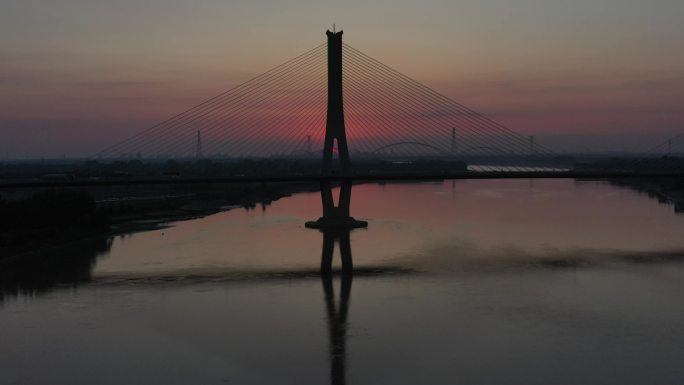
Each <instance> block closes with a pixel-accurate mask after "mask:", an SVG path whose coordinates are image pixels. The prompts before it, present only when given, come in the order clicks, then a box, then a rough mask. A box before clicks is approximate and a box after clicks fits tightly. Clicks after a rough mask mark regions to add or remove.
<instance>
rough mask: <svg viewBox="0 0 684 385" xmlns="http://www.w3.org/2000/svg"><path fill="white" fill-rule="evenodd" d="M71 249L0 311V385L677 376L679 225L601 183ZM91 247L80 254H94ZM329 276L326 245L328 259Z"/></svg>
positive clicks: (312, 204) (275, 219)
mask: <svg viewBox="0 0 684 385" xmlns="http://www.w3.org/2000/svg"><path fill="white" fill-rule="evenodd" d="M352 211H353V214H354V215H355V216H356V217H357V218H360V219H365V220H368V221H369V223H370V225H369V227H368V229H365V230H355V231H352V232H351V249H352V254H353V258H354V265H355V267H356V269H357V273H356V274H355V275H354V276H353V278H348V277H347V278H343V277H340V276H335V277H334V278H333V279H332V280H327V279H322V278H321V277H320V276H319V275H318V274H316V270H317V269H318V267H319V264H320V258H321V253H322V250H321V248H322V243H323V241H322V240H323V234H322V233H321V232H319V231H317V230H310V229H305V228H304V226H303V223H304V221H306V220H311V219H316V218H317V217H318V216H320V198H319V195H318V194H309V193H306V194H298V195H295V196H292V197H289V198H285V199H282V200H280V201H277V202H275V203H273V204H272V205H270V206H268V207H265V208H264V209H262V208H257V209H255V210H249V211H247V210H244V209H241V208H238V209H233V210H230V211H226V212H222V213H219V214H216V215H212V216H209V217H206V218H202V219H197V220H190V221H184V222H179V223H175V224H173V226H172V227H169V228H165V229H161V230H154V231H147V232H140V233H136V234H131V235H127V236H123V237H116V238H114V239H112V240H111V242H110V243H107V242H100V243H99V244H97V245H95V247H94V246H93V245H92V244H91V243H92V242H91V243H89V244H87V245H82V246H77V247H72V248H70V249H68V250H63V251H53V252H52V253H62V254H66V255H72V256H73V258H72V259H73V265H74V266H73V267H70V268H71V269H72V270H73V271H66V272H60V273H59V277H58V278H55V279H54V281H49V280H48V281H45V280H42V281H38V280H33V281H31V280H29V281H27V282H25V283H22V284H19V285H18V287H16V288H13V289H14V290H11V293H10V292H9V291H8V290H6V291H8V292H6V293H5V295H4V296H3V297H2V299H1V302H0V373H1V375H0V376H1V377H0V383H2V384H55V383H60V384H122V383H128V384H151V383H164V384H188V383H197V384H226V383H232V384H325V383H332V384H343V383H347V384H375V383H387V384H549V383H552V384H580V383H581V384H675V383H682V382H684V365H682V364H681V357H682V356H684V294H683V293H684V264H682V262H681V261H682V260H684V259H680V256H681V257H684V236H683V234H684V216H683V215H676V214H675V213H674V212H673V209H672V207H670V206H667V205H662V204H659V203H658V202H657V201H655V200H653V199H650V198H648V197H647V196H645V195H641V194H638V193H636V192H633V191H631V190H627V189H621V188H617V187H612V186H610V185H608V184H604V183H597V182H574V181H568V180H562V181H560V180H559V181H556V180H545V181H534V182H532V181H460V182H454V183H452V182H444V183H441V182H440V183H421V184H387V185H373V184H368V185H358V186H355V187H354V191H353V203H352ZM93 247H94V248H93ZM335 263H336V264H339V250H337V249H336V250H335Z"/></svg>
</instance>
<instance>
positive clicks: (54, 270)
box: [0, 237, 112, 303]
mask: <svg viewBox="0 0 684 385" xmlns="http://www.w3.org/2000/svg"><path fill="white" fill-rule="evenodd" d="M111 246H112V238H110V237H104V238H94V239H89V240H86V241H83V242H78V243H75V244H73V245H69V246H66V247H62V248H58V249H55V250H53V251H51V252H50V253H45V254H43V253H41V254H37V255H32V256H20V257H17V258H11V259H9V260H4V261H2V263H1V264H0V303H2V302H3V301H4V300H5V298H7V297H11V296H21V295H25V296H32V295H36V294H42V293H46V292H48V291H50V290H51V289H53V288H54V287H56V286H60V285H66V286H71V287H75V286H77V285H78V284H80V283H84V282H89V281H90V280H91V277H92V270H93V267H94V266H95V263H96V261H97V257H98V256H100V255H103V254H106V253H108V252H109V249H110V248H111Z"/></svg>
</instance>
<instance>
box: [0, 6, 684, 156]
mask: <svg viewBox="0 0 684 385" xmlns="http://www.w3.org/2000/svg"><path fill="white" fill-rule="evenodd" d="M683 16H684V1H682V0H652V1H648V2H646V1H637V0H606V1H601V0H575V1H560V0H519V1H510V0H477V1H475V0H469V1H459V0H422V1H416V0H413V1H406V0H404V1H368V0H365V1H357V0H352V1H337V2H332V1H323V0H316V1H304V0H299V1H276V0H270V1H265V0H264V1H259V0H249V1H248V0H239V1H226V0H223V1H218V0H196V1H192V2H190V1H179V0H119V1H100V0H43V1H39V0H21V1H19V0H8V1H3V2H2V3H0V36H2V38H1V39H0V138H1V140H0V158H30V157H60V156H62V155H63V154H64V155H66V156H74V157H75V156H87V155H91V154H93V153H95V152H97V151H99V150H100V149H102V148H103V147H106V146H108V145H110V144H112V143H114V142H116V141H119V140H122V139H125V138H126V137H128V136H130V135H133V134H135V133H136V132H139V131H140V130H142V129H144V128H146V127H149V126H151V125H153V124H155V123H157V122H159V121H161V120H164V119H166V118H168V117H169V116H172V115H174V114H176V113H178V112H180V111H182V110H184V109H186V108H188V107H191V106H192V105H195V104H197V103H198V102H200V101H202V100H204V99H207V98H209V97H211V96H213V95H216V94H218V93H220V92H222V91H224V90H227V89H230V88H231V87H233V86H235V85H237V84H239V83H241V82H244V81H246V80H248V79H250V78H252V77H254V76H256V75H258V74H260V73H262V72H264V71H266V70H268V69H270V68H272V67H273V66H275V65H278V64H280V63H282V62H284V61H286V60H288V59H290V58H292V57H295V56H297V55H298V54H300V53H302V52H304V51H306V50H308V49H310V48H312V47H314V46H316V45H318V44H321V43H323V42H325V34H324V33H325V30H326V29H328V28H332V24H333V23H336V25H337V27H338V29H343V30H344V31H345V34H344V39H345V42H346V43H347V44H349V45H351V46H353V47H355V48H357V49H359V50H361V51H364V52H365V53H367V54H369V55H371V56H373V57H374V58H376V59H378V60H380V61H382V62H384V63H386V64H388V65H390V66H392V67H394V68H396V69H398V70H400V71H401V72H403V73H405V74H407V75H410V76H411V77H413V78H415V79H417V80H419V81H421V82H423V83H425V84H427V85H429V86H430V87H432V88H434V89H436V90H438V91H440V92H442V93H444V94H446V95H447V96H449V97H451V98H453V99H454V100H457V101H459V102H461V103H463V104H465V105H467V106H469V107H471V108H472V109H474V110H476V111H479V112H481V113H483V114H485V115H487V116H489V117H490V118H492V119H494V120H497V121H498V122H500V123H502V124H504V125H506V126H508V127H509V128H511V129H513V130H515V131H517V132H519V133H521V134H525V135H536V136H537V137H538V138H539V139H538V140H539V141H540V142H541V143H544V144H545V145H547V147H550V148H551V149H554V150H557V151H559V152H563V151H584V150H586V149H590V150H592V151H601V150H643V149H647V148H648V147H650V146H652V145H656V144H658V143H660V142H662V141H664V140H666V139H667V138H668V137H670V136H673V135H676V134H679V133H684V27H683V25H684V23H683V22H682V17H683Z"/></svg>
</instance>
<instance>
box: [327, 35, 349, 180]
mask: <svg viewBox="0 0 684 385" xmlns="http://www.w3.org/2000/svg"><path fill="white" fill-rule="evenodd" d="M326 35H327V36H328V117H327V120H326V124H325V143H324V146H323V165H322V170H321V171H322V172H323V174H326V175H331V174H336V173H340V174H349V172H350V171H351V163H350V161H349V147H348V146H347V134H346V132H345V128H344V103H343V96H342V31H339V32H330V31H326ZM335 142H337V156H338V158H339V169H336V168H335V164H334V163H333V158H334V151H335Z"/></svg>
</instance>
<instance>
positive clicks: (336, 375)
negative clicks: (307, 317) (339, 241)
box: [321, 231, 352, 385]
mask: <svg viewBox="0 0 684 385" xmlns="http://www.w3.org/2000/svg"><path fill="white" fill-rule="evenodd" d="M347 235H349V232H348V231H347ZM321 279H322V281H323V292H324V293H325V310H326V313H327V315H328V335H329V338H330V383H331V384H333V385H343V384H345V383H346V381H345V378H346V368H345V362H346V355H347V352H346V348H347V313H348V312H349V296H350V294H351V284H352V275H351V274H343V275H342V284H341V288H340V301H339V307H338V306H336V304H335V290H334V288H333V279H332V276H331V275H323V276H322V278H321Z"/></svg>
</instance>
